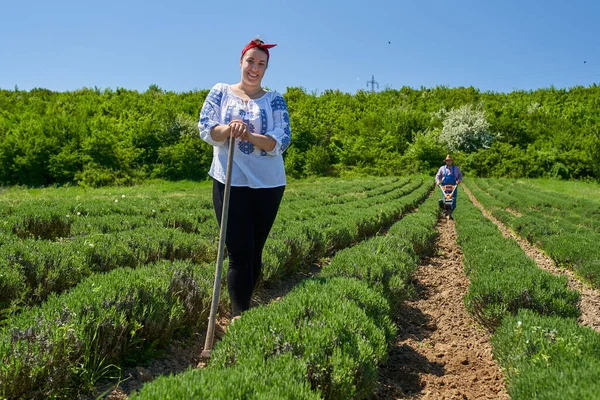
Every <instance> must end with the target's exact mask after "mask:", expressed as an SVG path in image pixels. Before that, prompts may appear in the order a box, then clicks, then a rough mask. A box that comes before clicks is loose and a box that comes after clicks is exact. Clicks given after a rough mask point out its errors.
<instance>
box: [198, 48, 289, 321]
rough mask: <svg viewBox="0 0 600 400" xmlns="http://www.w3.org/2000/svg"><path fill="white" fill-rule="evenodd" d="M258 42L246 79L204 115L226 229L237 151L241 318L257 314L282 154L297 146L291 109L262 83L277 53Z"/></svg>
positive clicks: (243, 62)
mask: <svg viewBox="0 0 600 400" xmlns="http://www.w3.org/2000/svg"><path fill="white" fill-rule="evenodd" d="M274 46H276V45H274V44H265V43H264V42H263V41H262V40H259V39H255V40H252V41H251V42H250V43H248V44H247V45H246V47H244V49H243V50H242V55H241V58H240V69H241V79H240V81H239V82H238V83H236V84H233V85H228V84H224V83H218V84H216V85H215V86H214V87H213V88H212V89H211V91H210V92H209V93H208V96H207V97H206V100H205V101H204V105H203V106H202V111H201V112H200V122H199V124H198V127H199V128H200V136H201V137H202V139H203V140H204V141H206V142H207V143H209V144H211V145H212V146H213V160H212V164H211V166H210V171H209V173H208V174H209V175H210V176H211V177H212V178H213V205H214V208H215V213H216V215H217V220H218V222H219V225H220V224H221V210H222V209H223V195H224V190H225V171H226V170H227V152H228V149H229V146H230V145H231V144H233V146H235V147H234V157H233V163H232V170H231V192H230V200H229V214H228V222H227V233H226V240H225V245H226V246H227V251H228V254H229V269H228V271H227V289H228V292H229V297H230V299H231V306H232V314H233V318H234V319H235V318H237V317H239V316H240V314H241V313H242V312H243V311H245V310H247V309H249V308H250V299H251V297H252V292H253V291H254V288H255V287H256V284H257V282H258V281H259V279H260V277H261V269H262V252H263V248H264V245H265V242H266V240H267V236H268V235H269V232H270V230H271V227H272V226H273V222H274V221H275V217H276V216H277V211H278V209H279V204H280V202H281V198H282V197H283V192H284V190H285V184H286V178H285V171H284V167H283V157H282V153H283V152H284V151H285V150H286V149H287V148H288V146H289V145H290V142H291V136H290V117H289V113H288V109H287V104H286V102H285V100H284V99H283V97H282V96H281V95H280V94H279V93H277V92H267V91H265V90H264V89H263V88H262V85H261V82H262V79H263V77H264V74H265V72H266V70H267V67H268V64H269V49H270V48H272V47H274Z"/></svg>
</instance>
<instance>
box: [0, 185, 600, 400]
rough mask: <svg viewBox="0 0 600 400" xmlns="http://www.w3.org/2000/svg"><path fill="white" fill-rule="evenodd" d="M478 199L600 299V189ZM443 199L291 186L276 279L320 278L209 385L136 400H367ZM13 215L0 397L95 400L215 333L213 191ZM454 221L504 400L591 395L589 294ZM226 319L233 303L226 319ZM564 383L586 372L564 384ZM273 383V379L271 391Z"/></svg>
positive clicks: (181, 380) (78, 193)
mask: <svg viewBox="0 0 600 400" xmlns="http://www.w3.org/2000/svg"><path fill="white" fill-rule="evenodd" d="M465 184H466V185H467V187H468V188H469V189H470V190H471V192H472V193H473V194H474V195H475V196H476V197H477V199H478V200H479V201H480V202H481V203H482V204H483V205H484V207H486V208H487V209H488V211H490V212H491V213H492V214H493V215H494V216H496V217H497V218H498V219H500V220H501V221H502V222H503V223H505V224H506V225H508V226H509V227H510V228H512V229H513V230H515V232H517V233H518V234H520V235H522V236H523V237H524V238H526V239H527V240H529V241H530V242H532V243H533V244H534V245H536V246H539V247H540V248H542V249H543V250H544V251H546V252H547V253H548V254H549V255H550V256H551V257H552V258H553V259H554V260H555V261H556V263H557V264H559V265H562V266H564V267H566V268H571V269H573V270H574V271H575V272H576V273H577V275H578V276H579V277H580V278H581V279H582V280H585V281H586V282H589V283H590V284H592V285H595V286H597V285H598V282H600V270H599V269H598V265H599V263H598V260H600V256H599V254H600V253H598V252H597V251H596V250H594V249H596V248H597V246H591V243H598V241H600V233H599V232H600V231H598V228H599V227H600V216H599V214H598V207H597V206H596V202H595V200H594V199H593V198H591V197H593V196H592V195H591V194H592V193H595V191H597V185H595V184H583V183H580V182H579V183H577V182H562V181H561V182H554V183H552V182H548V181H524V180H509V179H481V178H477V179H466V180H465ZM432 185H433V183H432V181H431V179H430V178H429V177H423V176H407V177H364V178H345V179H340V178H337V179H334V178H315V179H310V180H298V181H293V182H290V183H289V184H288V186H287V188H286V192H285V195H284V200H283V202H282V205H281V209H280V213H279V215H278V218H277V220H276V222H275V225H274V227H273V230H272V232H271V234H270V237H269V240H268V242H267V246H266V248H265V253H264V257H263V259H264V277H263V279H264V281H266V282H271V283H277V282H278V281H280V280H281V278H282V277H285V276H288V275H290V274H296V273H298V272H302V271H305V270H306V269H307V268H309V266H310V265H311V264H313V263H315V262H318V263H321V264H322V265H323V268H322V272H321V274H320V275H319V277H317V278H314V279H307V280H304V281H303V282H301V283H300V284H299V285H298V286H297V287H296V288H294V289H293V290H292V291H291V292H290V293H289V294H288V295H286V296H285V297H284V298H283V299H282V300H281V301H279V302H277V303H275V304H272V305H269V306H261V307H258V308H255V309H253V310H251V311H250V312H248V313H247V314H246V317H245V318H243V319H242V322H241V323H239V324H235V325H234V326H232V328H231V329H229V330H228V331H227V334H226V335H225V336H224V337H223V338H222V339H221V340H220V341H219V342H218V343H217V344H216V347H215V350H214V357H213V359H212V360H211V363H210V365H209V366H208V368H207V369H206V370H203V371H199V370H194V371H189V372H186V373H182V374H177V375H175V376H173V377H164V378H160V379H157V380H156V381H155V382H153V383H151V384H147V385H145V386H144V388H143V390H142V391H141V392H140V393H139V398H150V399H154V398H156V399H160V398H164V397H165V396H167V395H170V396H174V398H187V397H189V396H192V397H201V398H215V399H216V398H224V397H227V396H230V397H231V396H233V397H247V396H250V398H273V397H281V396H282V395H284V394H285V393H290V392H294V393H297V394H298V395H297V398H327V399H337V398H339V399H342V398H344V399H345V398H368V397H369V395H370V393H372V390H373V388H374V386H375V385H376V381H377V366H378V365H379V364H381V363H382V362H385V359H386V357H387V350H386V348H387V343H389V341H390V340H392V339H393V337H394V332H395V330H396V327H395V326H394V324H392V323H391V321H392V318H393V316H394V313H395V310H396V309H397V307H399V306H400V305H401V304H402V303H403V302H404V301H405V300H406V299H407V298H409V296H410V295H411V293H413V292H414V290H415V289H414V287H413V286H412V285H413V278H412V276H413V273H414V272H415V270H416V268H417V267H418V264H419V258H418V255H419V254H420V255H424V254H428V253H430V252H431V251H432V250H433V248H432V243H433V239H434V237H435V234H436V230H435V229H434V226H435V224H436V222H437V219H438V216H439V211H438V209H437V196H436V194H437V192H436V191H434V188H433V186H432ZM540 188H542V189H540ZM432 192H433V193H434V195H433V196H429V195H430V194H431V193H432ZM575 193H578V194H579V195H576V194H575ZM581 193H584V194H585V193H587V194H589V197H590V198H588V197H587V196H584V195H581ZM0 216H1V217H2V224H1V225H0V245H1V247H0V398H40V399H41V398H49V397H56V398H73V397H76V396H77V395H79V394H83V393H88V392H89V391H90V390H92V389H93V388H94V387H95V385H96V384H97V382H98V381H100V380H102V379H105V378H107V377H109V376H118V375H119V371H120V370H121V369H122V368H125V367H128V366H134V365H140V364H143V363H144V362H148V360H150V359H151V358H152V357H153V354H156V351H157V350H160V349H163V348H165V346H166V345H167V344H168V343H169V342H170V341H171V340H172V339H173V338H181V337H183V338H185V337H186V336H189V335H190V334H191V333H192V332H194V331H196V332H197V331H202V330H204V329H206V320H207V316H208V309H209V303H210V296H211V292H212V281H213V279H214V276H213V274H214V262H215V259H216V248H217V236H218V229H217V224H216V218H215V216H214V211H213V209H212V202H211V185H210V184H209V183H195V182H177V183H173V182H162V181H156V182H152V183H148V184H144V185H139V186H130V187H105V188H98V189H89V188H87V189H86V188H81V187H62V188H46V189H27V188H17V187H13V188H6V189H2V194H1V196H0ZM455 216H456V226H457V232H458V245H459V246H460V247H461V249H462V251H463V253H464V268H465V272H466V274H467V276H468V277H469V280H470V281H471V287H470V289H469V293H468V294H467V296H466V297H465V305H466V307H467V309H468V310H469V312H471V314H472V315H473V317H474V319H475V320H477V321H478V323H479V324H481V325H482V326H483V327H484V328H486V329H488V330H489V331H491V332H493V333H494V332H495V334H494V336H493V345H494V354H495V357H496V358H497V359H498V360H499V361H500V364H501V365H502V367H503V369H504V371H505V374H506V377H507V384H508V390H509V393H510V394H511V395H512V396H513V398H531V396H541V397H540V398H579V397H577V396H583V397H585V396H588V395H589V393H592V392H594V390H596V389H594V388H595V387H596V386H594V385H597V384H596V383H595V382H598V381H600V380H598V379H595V378H594V377H595V376H596V375H595V374H597V373H598V371H600V365H599V363H598V361H597V360H596V359H594V357H588V356H587V355H586V354H588V353H589V352H590V351H592V352H596V351H597V349H598V348H600V347H598V346H599V343H600V339H599V335H598V333H597V332H595V331H592V330H590V329H588V328H583V327H580V326H578V325H577V323H576V320H575V318H576V317H577V316H578V315H579V308H578V302H579V293H578V292H576V291H572V290H570V289H568V288H567V285H566V279H565V278H564V277H557V276H553V275H551V274H549V273H547V272H545V271H542V270H540V269H539V268H538V267H537V265H536V264H535V262H533V261H532V260H531V259H529V258H528V257H527V256H526V255H525V254H524V252H523V250H521V248H520V247H519V246H518V245H517V244H516V242H514V241H512V240H509V239H506V238H504V237H502V235H501V234H500V232H499V231H498V229H497V228H496V227H495V226H494V225H493V224H492V223H491V222H490V221H489V220H487V219H486V218H484V217H483V216H482V215H481V213H480V211H479V210H477V209H476V207H474V206H473V205H472V204H471V203H470V201H469V200H468V198H467V197H466V196H460V198H459V208H458V209H457V211H456V213H455ZM224 284H225V282H224ZM223 287H224V286H223ZM228 302H229V300H228V296H227V291H226V290H223V291H222V294H221V297H220V303H221V304H220V307H229V304H228ZM515 326H516V327H517V328H515ZM555 337H556V338H559V341H555V339H553V338H555ZM525 338H528V339H525ZM532 341H533V343H534V344H535V347H531V345H530V343H532ZM253 343H254V344H253ZM257 343H260V346H258V345H256V344H257ZM545 357H552V359H550V360H546V362H541V361H540V360H545V359H546V358H545ZM562 366H568V368H570V369H571V370H572V371H578V372H577V373H575V372H573V373H570V374H569V375H568V377H567V378H566V379H563V375H562V372H561V371H562V369H561V368H562ZM265 374H267V375H269V376H271V377H272V379H270V380H268V381H261V383H260V384H258V381H259V380H260V379H259V377H260V376H264V375H265ZM578 377H581V379H583V381H582V380H580V379H579V378H578ZM208 383H210V384H208ZM554 395H558V396H559V397H553V396H554ZM252 396H254V397H252Z"/></svg>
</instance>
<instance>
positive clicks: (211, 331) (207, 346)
mask: <svg viewBox="0 0 600 400" xmlns="http://www.w3.org/2000/svg"><path fill="white" fill-rule="evenodd" d="M234 147H235V138H233V137H231V136H230V137H229V153H228V154H227V172H226V173H225V194H224V195H223V210H221V229H220V231H219V250H218V255H217V270H216V272H215V284H214V286H213V295H212V303H211V305H210V316H209V317H208V331H207V332H206V341H205V342H204V350H203V351H202V357H204V358H209V357H210V351H211V350H212V347H213V341H214V336H215V321H216V318H217V308H218V306H219V291H220V289H221V273H222V270H223V258H224V257H225V237H226V235H227V217H228V215H229V193H230V191H231V165H232V163H233V151H234Z"/></svg>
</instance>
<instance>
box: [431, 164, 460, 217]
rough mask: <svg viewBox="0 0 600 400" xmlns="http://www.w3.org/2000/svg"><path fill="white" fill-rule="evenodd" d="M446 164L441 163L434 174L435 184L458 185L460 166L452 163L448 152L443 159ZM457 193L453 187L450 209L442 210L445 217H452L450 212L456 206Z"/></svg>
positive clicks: (456, 189)
mask: <svg viewBox="0 0 600 400" xmlns="http://www.w3.org/2000/svg"><path fill="white" fill-rule="evenodd" d="M444 162H445V163H446V165H443V166H441V167H440V169H439V170H438V172H437V174H436V175H435V184H436V185H437V186H440V185H458V184H459V183H460V181H462V178H463V175H462V172H460V168H458V167H457V166H456V165H452V162H453V160H452V156H450V154H448V155H447V156H446V159H445V160H444ZM457 195H458V188H455V189H454V193H453V195H452V197H453V200H452V210H451V211H450V212H449V213H448V211H444V216H445V217H446V219H452V212H453V211H454V209H455V208H456V196H457Z"/></svg>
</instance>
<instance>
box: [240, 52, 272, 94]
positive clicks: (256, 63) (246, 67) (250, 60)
mask: <svg viewBox="0 0 600 400" xmlns="http://www.w3.org/2000/svg"><path fill="white" fill-rule="evenodd" d="M267 63H268V57H267V53H265V52H264V51H262V50H260V49H257V48H256V47H255V48H253V49H250V50H248V51H247V52H246V53H245V54H244V56H243V57H242V60H241V61H240V67H241V69H242V82H244V83H245V84H247V85H249V86H257V85H258V86H260V83H261V81H262V78H263V76H264V75H265V71H266V70H267Z"/></svg>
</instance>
